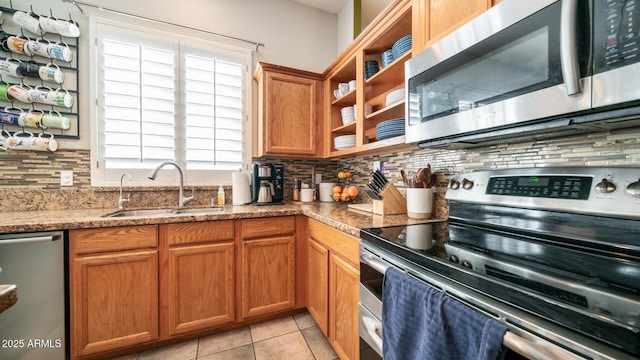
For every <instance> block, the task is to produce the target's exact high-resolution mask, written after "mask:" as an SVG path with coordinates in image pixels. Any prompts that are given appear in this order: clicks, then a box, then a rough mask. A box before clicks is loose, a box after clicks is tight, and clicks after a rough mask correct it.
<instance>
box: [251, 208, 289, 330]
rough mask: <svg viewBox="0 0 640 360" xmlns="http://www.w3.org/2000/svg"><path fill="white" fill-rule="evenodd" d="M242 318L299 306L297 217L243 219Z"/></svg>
mask: <svg viewBox="0 0 640 360" xmlns="http://www.w3.org/2000/svg"><path fill="white" fill-rule="evenodd" d="M241 227H242V230H241V233H242V245H241V247H240V252H241V255H240V274H241V275H240V276H241V279H240V299H239V300H240V306H241V312H242V318H243V319H246V318H251V317H255V316H259V315H268V314H273V313H275V312H279V311H283V310H291V309H294V308H295V307H296V236H295V233H296V218H295V217H294V216H284V217H272V218H259V219H244V220H242V225H241Z"/></svg>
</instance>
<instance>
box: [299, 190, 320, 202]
mask: <svg viewBox="0 0 640 360" xmlns="http://www.w3.org/2000/svg"><path fill="white" fill-rule="evenodd" d="M315 191H316V190H315V189H300V201H302V202H312V201H313V193H314V192H315Z"/></svg>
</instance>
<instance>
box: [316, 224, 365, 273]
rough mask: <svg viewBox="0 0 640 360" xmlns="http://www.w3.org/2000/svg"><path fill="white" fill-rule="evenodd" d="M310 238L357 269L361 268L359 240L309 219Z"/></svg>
mask: <svg viewBox="0 0 640 360" xmlns="http://www.w3.org/2000/svg"><path fill="white" fill-rule="evenodd" d="M309 236H310V237H311V238H312V239H314V240H316V241H317V242H319V243H321V244H323V245H324V246H326V247H328V248H329V249H330V250H332V251H333V252H335V253H336V254H339V255H340V256H342V257H343V258H345V259H346V260H348V261H349V262H351V263H352V264H353V265H356V267H359V264H360V255H359V252H358V243H359V242H360V239H359V238H357V237H354V236H351V235H348V234H345V233H343V232H342V231H340V230H336V229H334V228H332V227H330V226H328V225H325V224H323V223H321V222H318V221H316V220H313V219H309Z"/></svg>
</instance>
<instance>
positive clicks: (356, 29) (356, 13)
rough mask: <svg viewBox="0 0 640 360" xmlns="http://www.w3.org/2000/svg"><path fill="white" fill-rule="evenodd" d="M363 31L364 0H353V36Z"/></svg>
mask: <svg viewBox="0 0 640 360" xmlns="http://www.w3.org/2000/svg"><path fill="white" fill-rule="evenodd" d="M360 32H362V0H353V38H354V39H355V38H357V37H358V35H360Z"/></svg>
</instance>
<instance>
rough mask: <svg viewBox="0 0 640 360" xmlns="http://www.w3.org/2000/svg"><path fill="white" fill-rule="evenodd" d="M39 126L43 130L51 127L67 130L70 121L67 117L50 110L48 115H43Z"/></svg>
mask: <svg viewBox="0 0 640 360" xmlns="http://www.w3.org/2000/svg"><path fill="white" fill-rule="evenodd" d="M40 125H41V126H42V127H43V128H49V127H51V128H56V129H62V130H69V128H70V127H71V121H70V120H69V118H68V117H66V116H62V115H60V113H59V112H57V111H55V110H51V111H49V113H48V114H44V116H43V117H42V121H41V122H40Z"/></svg>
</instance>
